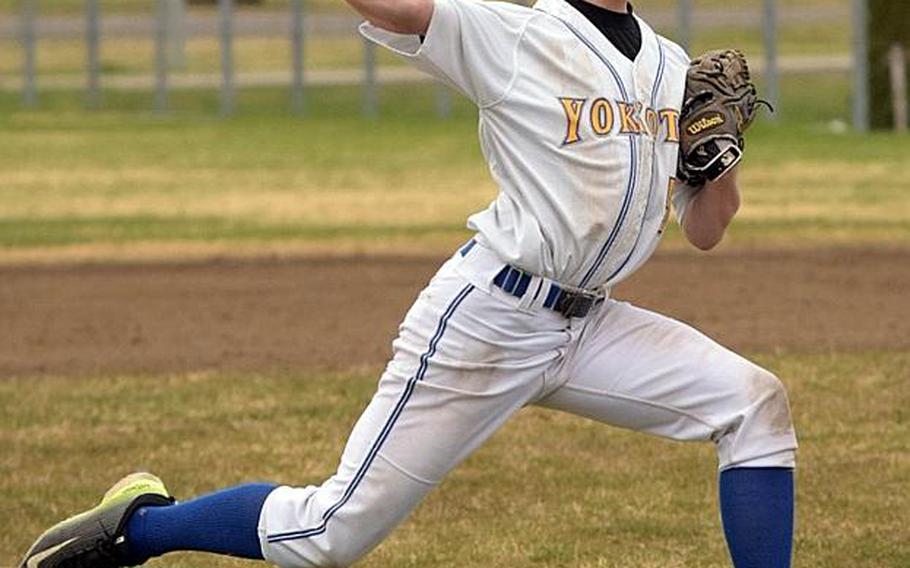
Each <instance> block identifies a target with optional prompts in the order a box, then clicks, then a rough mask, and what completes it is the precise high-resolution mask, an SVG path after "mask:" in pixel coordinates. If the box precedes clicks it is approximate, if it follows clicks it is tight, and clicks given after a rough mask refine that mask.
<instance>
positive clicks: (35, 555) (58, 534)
mask: <svg viewBox="0 0 910 568" xmlns="http://www.w3.org/2000/svg"><path fill="white" fill-rule="evenodd" d="M172 503H174V498H173V497H171V496H170V494H169V493H168V492H167V488H165V486H164V483H162V481H161V480H160V479H158V478H157V477H156V476H154V475H152V474H151V473H133V474H130V475H127V476H126V477H124V478H123V479H121V480H120V481H118V482H117V483H116V484H114V486H113V487H111V488H110V489H109V490H108V492H107V493H105V494H104V497H103V498H102V499H101V503H99V504H98V506H96V507H94V508H92V509H89V510H88V511H85V512H84V513H80V514H78V515H76V516H74V517H70V518H68V519H66V520H65V521H62V522H60V523H57V524H56V525H54V526H53V527H51V528H50V529H48V530H47V531H46V532H45V533H44V534H42V535H41V536H40V537H39V538H38V540H37V541H36V542H35V544H33V545H32V547H31V548H30V549H29V551H28V552H27V553H26V554H25V557H24V558H23V559H22V562H21V563H20V564H19V568H115V567H119V566H126V565H128V564H127V563H128V562H129V561H128V560H127V556H126V552H127V542H126V537H125V536H124V534H123V533H124V530H125V529H126V522H127V520H128V519H129V517H130V515H131V514H132V513H133V511H135V510H136V509H138V508H139V507H157V506H164V505H171V504H172Z"/></svg>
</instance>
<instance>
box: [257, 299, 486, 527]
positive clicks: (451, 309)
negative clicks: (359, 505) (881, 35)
mask: <svg viewBox="0 0 910 568" xmlns="http://www.w3.org/2000/svg"><path fill="white" fill-rule="evenodd" d="M473 290H474V286H473V285H471V284H468V285H467V286H465V287H464V288H462V290H461V292H459V293H458V295H457V296H455V299H454V300H452V303H451V304H449V306H448V308H446V311H445V312H444V313H443V315H442V317H441V318H440V319H439V324H438V325H437V327H436V332H435V333H434V334H433V337H432V339H430V343H429V346H428V348H427V350H426V352H424V354H423V355H421V356H420V365H419V366H418V368H417V373H415V374H414V376H413V377H411V378H410V379H409V380H408V382H407V384H406V385H405V388H404V392H403V393H402V395H401V398H400V399H398V402H397V403H396V404H395V408H394V409H393V410H392V413H391V414H390V415H389V418H388V420H386V423H385V425H384V426H383V427H382V431H381V432H380V433H379V437H377V438H376V441H374V442H373V445H372V447H370V451H369V452H367V456H366V458H365V459H364V460H363V463H362V464H360V468H359V469H358V470H357V473H356V474H355V475H354V479H353V480H351V484H350V485H348V488H347V489H346V490H345V492H344V494H343V495H342V496H341V498H340V499H339V500H338V501H336V502H335V504H333V505H332V506H331V507H329V508H328V509H327V510H326V511H325V513H323V515H322V522H321V523H320V524H318V525H317V526H315V527H311V528H308V529H304V530H296V531H290V532H283V533H276V534H270V535H268V536H267V537H266V539H267V540H268V542H270V543H275V542H283V541H286V540H297V539H301V538H307V537H311V536H316V535H319V534H322V533H324V532H325V531H326V526H327V525H328V522H329V519H331V518H332V515H334V514H335V513H336V512H337V511H338V509H340V508H341V507H342V506H344V504H345V503H347V502H348V500H349V499H350V498H351V495H353V494H354V490H355V489H357V486H358V485H359V484H360V482H361V481H363V478H364V476H366V473H367V470H368V469H369V468H370V465H371V464H372V463H373V460H374V459H375V458H376V456H377V455H378V454H379V450H380V448H381V447H382V445H383V443H385V441H386V439H387V438H388V437H389V433H390V432H391V431H392V427H393V426H394V425H395V422H397V421H398V417H399V416H401V413H402V411H403V410H404V407H405V404H407V402H408V400H409V399H410V398H411V395H412V394H413V392H414V388H415V387H416V385H417V383H418V382H420V381H422V380H423V378H424V375H426V372H427V367H428V366H429V360H430V357H432V356H433V355H435V354H436V348H437V347H438V346H439V341H440V340H441V339H442V336H443V334H444V333H445V331H446V326H447V325H448V323H449V319H450V318H451V317H452V314H454V313H455V310H457V309H458V306H459V305H461V302H462V301H464V299H465V298H467V297H468V295H469V294H470V293H471V291H473Z"/></svg>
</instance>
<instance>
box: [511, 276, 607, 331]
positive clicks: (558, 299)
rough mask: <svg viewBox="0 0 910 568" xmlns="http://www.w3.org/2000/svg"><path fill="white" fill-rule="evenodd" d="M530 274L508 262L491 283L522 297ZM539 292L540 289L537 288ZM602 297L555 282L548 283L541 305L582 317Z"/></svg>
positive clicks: (526, 288) (568, 315) (517, 296)
mask: <svg viewBox="0 0 910 568" xmlns="http://www.w3.org/2000/svg"><path fill="white" fill-rule="evenodd" d="M531 278H532V275H531V274H528V273H527V272H525V271H524V270H521V269H520V268H515V267H514V266H509V265H508V264H507V265H505V266H504V267H503V269H502V270H500V271H499V274H497V275H496V277H495V278H493V285H494V286H498V287H499V288H502V289H503V290H505V291H506V292H508V293H509V294H512V295H513V296H515V297H516V298H521V297H523V296H524V295H525V294H526V293H527V292H528V285H529V284H530V283H531ZM537 293H538V294H539V293H540V291H539V290H538V291H537ZM603 300H604V297H603V296H602V295H599V294H595V293H592V292H585V291H583V290H566V289H565V288H563V287H561V286H559V285H558V284H556V283H552V284H550V290H549V291H548V292H547V297H546V299H545V300H544V302H543V307H545V308H548V309H551V310H553V311H555V312H558V313H560V314H562V315H563V316H565V317H567V318H583V317H585V316H587V315H588V313H590V311H591V309H592V308H593V307H594V306H596V305H597V304H599V303H601V302H603Z"/></svg>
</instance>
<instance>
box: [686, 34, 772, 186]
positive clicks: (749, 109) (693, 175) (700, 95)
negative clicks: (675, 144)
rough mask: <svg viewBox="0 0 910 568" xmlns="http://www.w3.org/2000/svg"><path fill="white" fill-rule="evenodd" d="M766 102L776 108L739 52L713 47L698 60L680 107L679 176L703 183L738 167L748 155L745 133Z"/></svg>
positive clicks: (692, 64)
mask: <svg viewBox="0 0 910 568" xmlns="http://www.w3.org/2000/svg"><path fill="white" fill-rule="evenodd" d="M761 104H764V105H766V106H768V108H769V109H770V108H771V106H770V105H769V104H768V103H767V102H765V101H762V100H760V99H759V98H758V95H757V92H756V89H755V84H754V83H753V82H752V78H751V76H750V75H749V66H748V63H747V62H746V58H745V56H744V55H743V54H742V53H741V52H740V51H737V50H734V49H726V50H716V51H709V52H707V53H705V54H703V55H702V56H700V57H698V58H696V59H694V60H693V61H692V63H691V64H690V66H689V71H688V73H687V75H686V96H685V99H684V101H683V107H682V110H681V111H680V141H679V168H678V169H679V172H678V174H677V177H678V178H679V179H680V180H682V181H684V182H686V183H687V184H689V185H691V186H693V187H700V186H702V185H704V184H705V182H706V181H714V180H717V179H720V178H721V177H723V176H724V174H726V173H727V172H729V171H730V170H731V169H733V167H734V166H736V164H738V163H739V162H740V160H742V157H743V148H744V145H745V142H744V140H743V133H744V132H745V131H746V129H747V128H749V125H751V124H752V121H753V120H754V118H755V111H756V107H758V106H759V105H761Z"/></svg>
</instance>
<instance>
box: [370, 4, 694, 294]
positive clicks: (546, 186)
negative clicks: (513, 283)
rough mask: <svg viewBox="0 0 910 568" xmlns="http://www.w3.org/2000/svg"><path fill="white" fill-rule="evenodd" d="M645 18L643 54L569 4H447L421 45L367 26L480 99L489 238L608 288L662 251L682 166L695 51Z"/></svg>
mask: <svg viewBox="0 0 910 568" xmlns="http://www.w3.org/2000/svg"><path fill="white" fill-rule="evenodd" d="M638 23H639V26H640V28H641V32H642V47H641V51H640V53H639V55H638V56H637V57H636V59H635V60H634V61H631V60H629V59H628V58H627V57H626V56H624V55H623V54H622V53H620V51H619V50H617V48H616V47H614V46H613V44H612V43H611V42H610V41H609V40H608V39H607V38H606V37H604V36H603V34H602V33H601V32H600V31H599V30H597V28H596V27H594V25H593V24H591V23H590V21H588V19H587V18H585V17H584V16H583V15H582V14H580V13H579V12H578V11H576V10H575V9H574V8H572V7H571V6H570V5H569V4H567V3H565V2H563V1H562V0H540V1H539V2H538V3H537V4H536V5H535V6H534V8H527V7H523V6H517V5H514V4H506V3H501V2H475V1H465V0H437V1H436V5H435V11H434V13H433V17H432V21H431V23H430V27H429V30H428V31H427V34H426V37H425V38H423V40H422V41H421V39H420V38H418V37H417V36H406V35H398V34H394V33H390V32H388V31H385V30H383V29H380V28H377V27H374V26H371V25H369V24H365V25H364V26H362V28H361V29H362V32H363V33H364V34H365V36H366V37H368V38H369V39H371V40H373V41H375V42H378V43H380V44H381V45H384V46H386V47H388V48H389V49H392V50H393V51H395V52H396V53H398V54H400V55H402V56H404V57H406V58H408V59H411V60H413V61H414V62H415V63H416V64H417V66H418V67H419V68H420V69H422V70H424V71H426V72H427V73H429V74H431V75H433V76H434V77H437V78H439V79H441V80H443V81H445V82H446V83H448V84H449V85H451V86H453V87H455V88H456V89H458V90H459V91H461V92H462V93H464V94H465V95H466V96H468V97H469V98H470V99H471V100H472V101H474V102H475V103H476V104H477V106H478V108H479V109H480V141H481V148H482V150H483V154H484V156H485V157H486V160H487V162H488V164H489V167H490V171H491V173H492V175H493V178H494V180H495V181H496V183H497V185H498V186H499V188H500V190H501V191H500V193H499V195H498V197H497V198H496V200H495V201H494V202H493V203H492V204H490V206H489V207H488V208H487V209H486V210H485V211H482V212H480V213H477V214H476V215H473V216H472V217H471V218H470V219H469V221H468V226H469V227H470V228H471V229H474V230H476V231H477V232H478V233H479V235H480V239H481V242H482V243H484V244H486V245H487V246H489V247H490V248H492V249H493V250H495V251H496V252H497V254H499V256H500V257H501V258H502V259H503V260H504V261H506V262H508V263H510V264H512V265H514V266H517V267H519V268H522V269H524V270H527V271H529V272H531V273H534V274H538V275H540V276H544V277H548V278H552V279H554V280H556V281H559V282H561V283H563V284H566V285H568V286H575V287H579V288H587V289H597V288H602V287H604V286H608V287H609V286H612V285H614V284H615V283H617V282H619V281H620V280H622V279H623V278H625V277H626V276H628V275H629V274H631V273H632V272H633V271H634V270H635V269H636V268H638V267H639V266H641V264H642V263H643V262H644V261H645V260H647V258H648V257H649V256H650V255H651V253H652V252H653V250H654V248H655V247H656V245H657V241H658V239H659V236H660V234H661V232H662V228H663V223H664V221H665V218H666V212H667V210H668V209H667V206H668V193H669V190H670V187H671V184H672V181H671V180H672V177H673V176H674V174H675V172H676V158H677V152H678V147H679V145H678V139H679V132H678V117H679V110H680V106H681V104H682V99H683V91H684V86H685V73H686V70H687V68H688V58H687V56H686V54H685V53H684V52H683V50H682V49H681V48H680V47H678V46H677V45H675V44H673V43H672V42H670V41H669V40H667V39H665V38H663V37H660V36H658V35H657V34H656V33H654V31H653V30H652V29H651V28H650V27H648V25H647V24H646V23H645V22H644V21H643V20H641V19H640V18H639V19H638ZM687 197H688V193H681V194H680V199H679V200H678V203H677V210H678V211H682V210H683V209H684V208H685V205H686V200H687Z"/></svg>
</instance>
